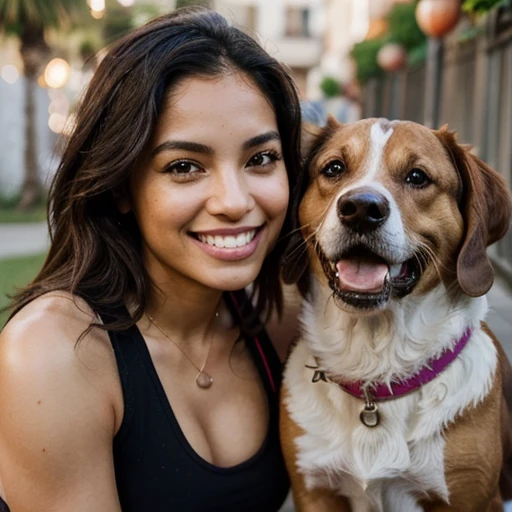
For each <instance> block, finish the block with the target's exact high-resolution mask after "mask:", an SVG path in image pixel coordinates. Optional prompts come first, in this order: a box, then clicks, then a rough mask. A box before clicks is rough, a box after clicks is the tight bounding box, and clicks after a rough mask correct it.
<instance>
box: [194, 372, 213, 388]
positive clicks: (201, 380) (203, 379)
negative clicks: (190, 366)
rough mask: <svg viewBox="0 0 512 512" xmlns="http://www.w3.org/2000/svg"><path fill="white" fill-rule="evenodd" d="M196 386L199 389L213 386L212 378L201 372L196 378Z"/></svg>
mask: <svg viewBox="0 0 512 512" xmlns="http://www.w3.org/2000/svg"><path fill="white" fill-rule="evenodd" d="M196 384H197V386H198V387H200V388H201V389H208V388H209V387H211V385H212V384H213V377H211V376H210V375H208V374H207V373H206V372H205V371H203V370H201V371H200V372H199V373H198V374H197V376H196Z"/></svg>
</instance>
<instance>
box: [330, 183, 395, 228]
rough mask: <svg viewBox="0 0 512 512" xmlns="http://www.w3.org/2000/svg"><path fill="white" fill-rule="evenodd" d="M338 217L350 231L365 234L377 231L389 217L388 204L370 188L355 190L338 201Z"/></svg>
mask: <svg viewBox="0 0 512 512" xmlns="http://www.w3.org/2000/svg"><path fill="white" fill-rule="evenodd" d="M338 216H339V218H340V220H341V222H343V224H345V226H347V227H349V228H350V229H352V230H354V231H357V232H358V233H367V232H369V231H373V230H374V229H377V228H378V227H379V226H380V225H381V224H382V223H383V222H384V221H385V220H386V219H387V218H388V216H389V202H388V200H387V199H386V198H385V197H384V196H383V195H382V194H379V193H378V192H376V191H375V190H373V189H371V188H357V189H354V190H350V191H349V192H347V193H346V194H343V195H342V196H341V197H340V198H339V199H338Z"/></svg>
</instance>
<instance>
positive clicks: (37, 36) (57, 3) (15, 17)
mask: <svg viewBox="0 0 512 512" xmlns="http://www.w3.org/2000/svg"><path fill="white" fill-rule="evenodd" d="M86 11H87V4H86V0H0V30H3V31H4V32H6V33H11V34H15V35H16V36H17V37H18V38H19V41H20V54H21V59H22V61H23V68H24V75H25V170H24V179H23V185H22V188H21V197H20V203H19V207H20V208H21V209H27V208H30V207H31V206H34V205H35V204H37V203H38V202H39V201H40V200H41V197H42V186H41V183H40V180H39V176H38V166H37V148H36V122H35V94H36V89H37V77H38V74H39V71H40V66H41V64H42V63H43V62H44V61H45V58H46V57H47V56H48V54H49V47H48V45H47V43H46V40H45V33H46V31H47V30H48V29H51V28H60V27H62V26H63V24H65V23H66V22H67V21H68V20H69V19H70V17H71V15H72V14H73V13H75V12H77V13H78V12H86Z"/></svg>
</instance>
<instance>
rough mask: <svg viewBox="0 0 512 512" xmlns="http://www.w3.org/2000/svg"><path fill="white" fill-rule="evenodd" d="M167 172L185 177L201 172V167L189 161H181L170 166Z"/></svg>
mask: <svg viewBox="0 0 512 512" xmlns="http://www.w3.org/2000/svg"><path fill="white" fill-rule="evenodd" d="M165 170H166V172H171V173H173V174H178V175H185V174H192V173H194V172H197V171H199V170H200V167H199V166H198V165H196V164H194V163H192V162H189V161H188V160H179V161H178V162H173V163H171V164H169V165H168V166H167V167H166V168H165Z"/></svg>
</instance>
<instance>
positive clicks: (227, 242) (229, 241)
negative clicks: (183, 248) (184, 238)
mask: <svg viewBox="0 0 512 512" xmlns="http://www.w3.org/2000/svg"><path fill="white" fill-rule="evenodd" d="M262 229H263V226H260V227H258V228H255V229H250V230H247V231H243V232H241V233H237V234H232V235H210V234H205V233H195V232H191V233H190V235H191V236H192V237H194V238H195V239H196V240H199V241H200V242H202V243H203V244H207V245H210V246H212V247H217V248H220V249H238V248H240V247H244V246H246V245H248V244H250V243H251V242H252V241H253V240H254V237H255V236H256V235H257V234H258V233H259V232H260V231H261V230H262Z"/></svg>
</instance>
